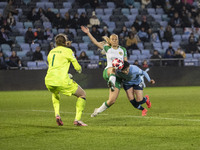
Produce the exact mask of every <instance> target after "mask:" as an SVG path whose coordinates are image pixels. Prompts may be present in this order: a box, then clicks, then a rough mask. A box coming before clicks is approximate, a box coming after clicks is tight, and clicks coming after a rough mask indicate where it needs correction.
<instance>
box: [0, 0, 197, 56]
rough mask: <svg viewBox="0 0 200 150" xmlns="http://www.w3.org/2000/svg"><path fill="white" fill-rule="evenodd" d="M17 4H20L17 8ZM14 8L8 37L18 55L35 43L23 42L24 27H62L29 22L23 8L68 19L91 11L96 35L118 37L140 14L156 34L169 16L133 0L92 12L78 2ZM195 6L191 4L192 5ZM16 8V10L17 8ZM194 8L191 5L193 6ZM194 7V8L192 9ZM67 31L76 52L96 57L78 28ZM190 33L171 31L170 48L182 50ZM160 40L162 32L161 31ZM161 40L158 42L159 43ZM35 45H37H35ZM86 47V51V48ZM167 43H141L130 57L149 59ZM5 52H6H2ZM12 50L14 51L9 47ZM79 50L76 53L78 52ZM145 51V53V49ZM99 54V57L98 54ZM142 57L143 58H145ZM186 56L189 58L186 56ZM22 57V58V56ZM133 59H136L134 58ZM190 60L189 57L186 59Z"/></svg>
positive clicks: (47, 0) (36, 2) (42, 0)
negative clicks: (67, 15) (105, 30)
mask: <svg viewBox="0 0 200 150" xmlns="http://www.w3.org/2000/svg"><path fill="white" fill-rule="evenodd" d="M19 1H20V5H21V4H22V6H20V5H18V4H19ZM15 3H16V7H17V10H18V11H19V13H18V14H17V15H14V17H15V20H16V25H15V26H14V27H13V28H12V29H13V32H12V33H11V34H10V38H11V39H12V40H13V41H14V42H15V44H19V45H20V48H22V54H21V55H22V56H23V53H25V52H28V51H31V50H32V51H35V47H36V45H37V43H36V44H32V45H31V47H30V46H29V45H28V44H26V43H25V41H24V36H25V33H26V31H27V28H28V27H32V28H33V31H35V29H36V28H38V27H41V28H42V29H44V30H45V29H46V28H50V29H52V32H53V34H54V35H56V34H58V33H63V32H64V29H62V28H58V29H57V28H53V27H52V25H53V24H52V23H51V22H42V21H40V20H39V21H35V22H32V21H30V20H29V18H27V15H28V12H29V9H27V8H26V7H27V6H30V7H32V6H33V7H36V11H38V9H39V8H40V7H41V8H43V9H44V10H45V11H46V9H47V8H51V10H52V12H54V13H55V14H56V13H61V16H62V17H63V16H64V15H65V13H66V12H69V13H70V15H71V17H72V16H73V15H74V14H75V13H79V15H80V14H81V13H82V12H85V13H86V14H87V15H88V18H89V17H90V16H91V15H92V11H94V10H95V12H96V15H97V17H98V18H99V19H100V22H101V24H100V28H99V29H98V30H99V31H100V32H102V31H103V26H105V25H107V26H108V31H110V32H111V33H116V34H120V32H121V28H122V27H123V26H126V27H127V29H128V30H130V28H131V26H132V24H133V22H134V21H135V19H136V18H138V19H139V23H141V21H142V17H143V15H146V17H147V22H148V23H149V24H150V27H151V29H152V31H153V32H158V31H159V30H160V26H163V27H164V28H165V27H166V26H167V25H168V22H169V20H170V19H171V16H170V15H168V14H166V12H165V11H164V9H163V8H153V7H150V8H146V9H143V8H141V2H140V1H135V2H134V8H131V9H129V8H119V7H117V8H116V4H115V3H114V2H113V1H112V2H111V1H106V2H101V1H99V7H97V8H96V9H93V8H87V9H86V8H83V7H82V6H79V3H78V2H77V1H75V0H67V1H64V0H59V1H57V0H33V1H30V0H16V2H15ZM7 4H8V3H7V2H0V13H1V14H2V13H3V9H4V7H5V6H6V5H7ZM193 4H195V2H194V3H193ZM18 6H20V7H18ZM194 6H195V5H194ZM195 8H197V7H195ZM70 32H72V33H73V34H74V38H73V44H72V46H74V47H75V48H76V49H77V51H80V50H86V51H89V50H90V51H91V50H95V53H94V52H93V53H92V52H88V53H89V55H90V58H94V59H95V58H98V57H97V55H95V54H98V53H97V52H96V49H97V47H96V46H94V45H93V44H91V41H90V39H89V37H88V36H86V34H85V33H84V32H82V31H81V29H80V28H78V29H72V28H70ZM191 32H192V29H191V27H188V28H187V29H186V30H185V29H184V28H172V33H173V38H174V42H172V43H171V44H172V46H173V48H174V49H175V50H176V49H177V48H178V47H181V48H183V50H185V48H186V46H187V44H188V38H189V36H190V33H191ZM195 36H199V34H198V33H197V32H196V33H195ZM161 37H162V32H161ZM161 41H162V40H161ZM37 46H39V45H37ZM40 46H41V48H42V49H44V50H45V51H46V50H47V46H44V44H41V45H40ZM88 46H89V48H88ZM168 46H169V42H165V41H164V42H162V43H156V42H144V43H138V48H139V49H140V50H141V51H140V52H141V54H139V53H137V54H135V53H136V52H134V51H135V50H133V53H132V54H134V55H137V59H144V58H146V57H147V58H149V56H150V55H151V54H152V52H153V50H154V49H157V50H158V51H159V52H160V54H161V55H163V54H164V53H165V50H166V49H167V48H168ZM6 49H7V50H6ZM6 49H5V48H4V46H3V48H2V45H1V50H2V51H5V53H8V52H10V51H11V48H6ZM13 49H14V48H13ZM18 49H19V48H15V49H14V50H17V51H18ZM79 49H80V50H79ZM145 49H146V50H145ZM43 55H44V57H46V55H45V54H43ZM98 55H99V54H98ZM145 56H146V57H145ZM187 57H189V56H187ZM22 58H25V57H22ZM133 58H134V56H132V55H131V59H133ZM193 58H194V59H199V55H198V54H194V55H193ZM134 59H136V58H134ZM188 59H190V57H189V58H188Z"/></svg>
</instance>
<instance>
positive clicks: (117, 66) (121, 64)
mask: <svg viewBox="0 0 200 150" xmlns="http://www.w3.org/2000/svg"><path fill="white" fill-rule="evenodd" d="M112 66H113V68H115V69H119V70H120V69H122V68H123V67H124V62H123V60H121V59H119V58H115V59H114V60H113V61H112Z"/></svg>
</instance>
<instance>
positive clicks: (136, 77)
mask: <svg viewBox="0 0 200 150" xmlns="http://www.w3.org/2000/svg"><path fill="white" fill-rule="evenodd" d="M116 75H117V76H118V77H119V78H121V79H122V82H123V84H124V85H138V84H140V83H141V82H142V79H141V76H142V75H144V76H145V78H146V79H147V80H148V82H150V80H151V79H150V77H149V75H148V73H147V72H146V71H143V70H141V69H140V68H139V67H137V66H135V65H130V68H129V73H128V74H124V73H122V72H121V71H120V70H118V71H117V74H116Z"/></svg>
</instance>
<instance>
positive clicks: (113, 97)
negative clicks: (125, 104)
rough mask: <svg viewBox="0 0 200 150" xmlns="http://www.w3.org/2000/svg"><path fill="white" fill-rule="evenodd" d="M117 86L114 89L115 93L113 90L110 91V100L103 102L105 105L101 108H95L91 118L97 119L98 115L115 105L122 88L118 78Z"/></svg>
mask: <svg viewBox="0 0 200 150" xmlns="http://www.w3.org/2000/svg"><path fill="white" fill-rule="evenodd" d="M115 85H116V86H115V88H114V91H112V90H111V89H110V90H109V99H108V100H107V101H105V102H103V104H102V105H101V106H100V107H99V108H95V110H94V112H93V113H92V114H91V117H96V116H97V115H98V114H100V113H102V112H103V111H105V110H106V109H108V108H109V107H110V106H112V105H113V104H114V103H115V101H116V100H117V97H118V95H119V91H120V88H121V81H120V80H118V78H117V80H116V84H115Z"/></svg>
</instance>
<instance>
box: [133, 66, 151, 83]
mask: <svg viewBox="0 0 200 150" xmlns="http://www.w3.org/2000/svg"><path fill="white" fill-rule="evenodd" d="M134 67H135V68H136V71H137V74H138V75H144V76H145V78H146V79H147V81H148V82H150V80H151V79H150V77H149V75H148V73H147V72H146V71H143V70H142V69H140V68H139V67H138V66H135V65H134Z"/></svg>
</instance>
